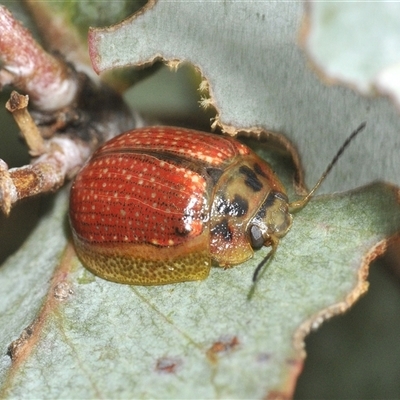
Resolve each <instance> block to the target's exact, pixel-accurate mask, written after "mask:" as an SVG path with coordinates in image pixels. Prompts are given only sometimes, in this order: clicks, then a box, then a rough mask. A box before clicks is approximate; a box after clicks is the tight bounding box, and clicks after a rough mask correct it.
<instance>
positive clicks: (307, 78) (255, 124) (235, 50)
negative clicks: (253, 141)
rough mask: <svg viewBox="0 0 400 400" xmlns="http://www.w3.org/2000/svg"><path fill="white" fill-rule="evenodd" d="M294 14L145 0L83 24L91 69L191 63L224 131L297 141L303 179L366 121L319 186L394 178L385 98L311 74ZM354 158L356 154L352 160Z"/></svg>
mask: <svg viewBox="0 0 400 400" xmlns="http://www.w3.org/2000/svg"><path fill="white" fill-rule="evenodd" d="M340 6H341V4H340V5H337V7H340ZM343 6H344V5H343ZM353 7H355V8H356V7H358V8H357V13H353V16H354V15H355V14H359V18H360V19H361V22H360V21H359V20H358V19H357V20H356V21H355V26H357V23H359V24H363V26H364V27H366V28H367V29H370V27H371V26H373V28H374V29H375V31H376V32H378V31H379V30H380V29H381V27H383V26H385V25H386V20H385V19H384V18H381V19H380V20H379V21H376V18H377V17H379V16H380V15H381V14H382V13H378V14H377V13H374V12H369V13H368V12H363V13H358V10H367V9H368V4H363V3H360V2H357V4H356V5H354V6H353ZM303 12H304V7H303V3H302V2H276V1H263V2H260V1H251V0H249V1H246V2H242V1H229V2H226V1H222V0H218V1H213V2H209V1H186V0H181V1H174V2H170V1H168V0H159V1H152V2H150V3H149V5H148V7H147V10H146V12H142V13H140V14H136V15H134V16H132V17H131V18H130V19H127V20H125V21H123V22H122V23H121V24H120V25H114V26H112V27H109V28H102V29H93V30H92V31H91V32H90V34H89V47H90V51H91V58H92V62H93V65H94V67H95V69H96V70H97V71H98V72H99V71H103V70H106V69H109V68H115V67H119V66H125V65H136V66H143V65H148V64H150V63H152V62H154V61H155V60H158V59H163V60H166V62H170V63H171V64H172V65H173V66H175V65H176V61H177V60H180V61H185V62H190V63H192V64H193V65H195V66H196V67H197V68H199V70H200V71H201V73H202V74H203V76H204V77H205V79H206V80H207V82H208V84H209V87H210V93H211V101H212V103H213V104H214V105H215V107H216V108H217V111H218V113H219V121H220V123H221V125H222V127H223V128H224V129H225V130H226V131H228V132H232V133H233V132H235V130H236V129H241V128H246V129H249V130H256V129H258V128H260V127H261V128H263V129H270V130H274V131H276V132H280V133H283V134H285V135H286V136H287V137H289V138H290V139H291V140H292V141H293V142H294V143H295V144H296V145H297V148H298V149H299V153H300V155H301V158H302V160H303V168H304V170H305V176H306V183H307V185H308V186H310V187H311V186H312V185H313V184H314V183H315V182H316V180H317V179H318V177H319V175H320V174H321V172H322V171H323V169H324V168H325V166H326V160H329V159H330V158H331V157H332V153H333V152H334V150H335V149H337V148H338V147H339V145H340V143H342V142H343V141H344V140H345V138H346V137H347V136H348V135H349V134H350V132H351V131H352V130H353V129H355V128H356V127H357V126H358V125H359V124H360V123H361V122H363V121H366V122H367V129H366V131H365V132H364V133H363V136H362V138H361V139H360V140H359V143H358V145H357V146H353V147H352V148H351V149H350V150H349V151H348V152H347V154H346V156H345V157H344V158H343V159H342V160H341V162H340V169H339V168H338V169H337V170H336V172H335V173H334V174H332V175H331V176H330V177H329V178H328V179H327V181H326V184H325V185H324V186H323V188H322V191H324V192H332V191H338V190H340V191H344V190H348V189H353V188H355V187H358V186H362V185H365V184H368V183H370V182H371V181H375V180H379V179H382V180H385V181H388V182H392V183H395V184H399V183H400V178H399V176H400V175H399V174H398V171H397V168H396V160H397V159H398V155H397V150H396V149H397V148H398V147H399V146H400V136H399V135H398V132H399V130H400V119H399V115H398V112H397V110H396V109H395V107H394V106H393V105H392V104H391V103H390V101H389V100H388V99H386V98H367V97H362V96H360V95H359V94H357V93H356V92H354V91H353V89H352V87H353V86H352V85H351V88H346V87H340V86H334V85H330V86H327V85H326V84H325V83H324V82H322V81H320V80H319V79H318V77H317V75H316V74H315V72H314V71H313V70H312V69H311V68H309V66H310V65H309V62H308V60H307V57H306V55H305V54H304V53H303V51H302V49H301V48H300V46H299V35H300V33H301V30H300V28H301V23H302V21H303V17H304V15H303ZM205 16H206V17H205ZM370 21H374V23H373V24H372V25H371V23H370ZM355 29H356V28H355ZM379 32H380V31H379ZM383 32H384V33H386V32H388V30H387V29H385V30H383ZM389 34H390V33H389ZM333 35H335V37H336V38H337V41H338V42H339V40H340V41H341V42H343V41H348V40H349V36H351V35H350V34H349V33H348V31H346V30H342V29H341V27H340V25H336V26H335V27H334V31H333V32H332V33H331V36H333ZM393 37H394V38H396V36H393ZM387 40H388V41H390V40H391V37H388V38H387ZM325 46H328V45H325ZM339 50H340V49H339ZM326 51H327V52H328V53H329V47H328V49H327V50H326ZM343 51H345V49H343ZM382 51H383V52H384V49H383V50H382ZM387 51H391V50H390V48H389V49H388V50H387ZM346 54H348V57H349V61H347V60H346V62H350V63H351V62H352V60H353V59H357V57H360V59H361V58H362V60H364V61H363V63H364V64H370V63H376V61H375V60H376V58H377V56H376V55H375V54H371V55H370V58H367V59H366V56H368V54H364V53H362V52H361V50H360V52H357V51H354V52H352V53H351V54H349V53H348V52H347V53H346ZM350 55H351V57H350ZM342 56H343V57H344V56H345V54H343V55H342ZM358 62H361V61H358ZM361 72H362V71H356V73H358V74H361ZM355 160H364V161H363V162H362V163H360V164H358V163H357V168H355Z"/></svg>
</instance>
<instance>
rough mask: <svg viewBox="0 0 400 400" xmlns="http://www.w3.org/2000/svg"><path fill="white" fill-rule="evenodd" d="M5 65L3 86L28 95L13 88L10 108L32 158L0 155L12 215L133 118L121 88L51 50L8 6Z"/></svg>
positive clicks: (1, 202) (3, 29)
mask: <svg viewBox="0 0 400 400" xmlns="http://www.w3.org/2000/svg"><path fill="white" fill-rule="evenodd" d="M0 65H1V69H0V89H1V88H2V87H4V86H6V85H7V86H12V87H13V88H15V89H18V91H20V92H22V93H24V94H25V95H26V96H22V95H20V94H18V93H17V92H13V93H12V94H11V98H10V100H9V102H8V103H7V109H8V110H9V111H10V112H11V113H12V114H13V116H14V119H15V121H16V123H17V124H18V126H19V128H20V130H21V133H22V135H23V137H24V139H25V141H26V143H27V145H28V148H29V152H30V154H31V156H32V157H33V158H32V161H31V164H30V165H26V166H23V167H19V168H13V169H8V167H7V165H6V163H5V162H4V161H2V160H0V207H1V209H2V210H3V212H4V213H5V214H8V213H9V212H10V210H11V207H12V205H13V204H14V203H15V202H17V201H18V200H20V199H22V198H24V197H29V196H33V195H36V194H39V193H45V192H48V191H54V190H56V189H57V188H59V187H60V186H61V185H62V184H63V183H64V180H65V179H66V178H70V177H72V176H73V175H74V173H76V171H77V170H78V169H79V167H80V166H81V165H82V164H83V163H84V161H85V160H86V159H87V158H88V157H89V155H90V154H91V153H92V152H93V150H94V149H95V148H96V147H97V146H98V145H99V144H101V143H102V142H104V141H105V140H107V139H109V138H110V137H113V136H115V135H117V134H119V133H121V132H123V131H124V130H127V129H129V128H132V127H133V125H134V123H133V121H132V117H131V114H130V111H129V109H128V108H127V107H126V106H125V104H124V103H123V100H122V98H121V97H120V95H119V94H118V93H116V92H114V91H112V90H111V89H110V88H108V87H106V86H104V85H103V84H100V83H95V82H92V81H91V80H90V79H89V78H88V77H87V76H86V75H84V74H83V73H78V72H77V71H76V70H75V68H74V67H73V66H72V65H70V64H68V63H67V62H66V61H65V60H64V58H62V57H61V56H53V55H51V54H49V53H47V52H46V51H45V50H44V49H43V48H42V47H41V46H40V45H39V44H38V43H37V42H36V41H35V40H34V39H33V37H32V36H31V34H30V32H29V31H28V30H27V29H26V28H24V27H23V26H22V25H21V23H20V22H18V21H16V20H15V19H14V17H13V16H12V14H11V13H10V12H9V11H8V10H7V8H6V7H4V6H0ZM28 100H29V103H30V104H29V107H30V110H29V111H28Z"/></svg>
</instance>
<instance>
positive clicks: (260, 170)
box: [254, 163, 267, 178]
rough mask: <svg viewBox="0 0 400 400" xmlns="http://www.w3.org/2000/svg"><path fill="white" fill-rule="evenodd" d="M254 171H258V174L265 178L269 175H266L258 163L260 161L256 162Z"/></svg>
mask: <svg viewBox="0 0 400 400" xmlns="http://www.w3.org/2000/svg"><path fill="white" fill-rule="evenodd" d="M254 171H255V172H256V174H258V175H261V176H263V177H264V178H266V177H267V175H265V173H264V171H263V170H262V168H261V166H260V164H258V163H255V164H254Z"/></svg>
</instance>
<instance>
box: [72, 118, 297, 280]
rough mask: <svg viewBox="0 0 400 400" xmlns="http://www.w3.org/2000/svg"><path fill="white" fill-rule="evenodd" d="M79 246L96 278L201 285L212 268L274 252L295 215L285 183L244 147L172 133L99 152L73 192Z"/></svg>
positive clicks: (138, 133) (129, 137) (158, 131)
mask: <svg viewBox="0 0 400 400" xmlns="http://www.w3.org/2000/svg"><path fill="white" fill-rule="evenodd" d="M70 222H71V227H72V233H73V239H74V243H75V248H76V250H77V253H78V255H79V257H80V258H81V260H82V261H83V263H84V265H85V266H86V267H88V268H89V269H90V270H91V271H93V272H94V273H95V274H97V275H98V276H100V277H102V278H105V279H108V280H111V281H116V282H121V283H127V284H138V285H158V284H167V283H173V282H181V281H190V280H199V279H205V278H206V277H207V276H208V274H209V271H210V268H211V264H212V262H215V263H216V264H218V265H219V266H221V267H231V266H233V265H237V264H240V263H242V262H244V261H246V260H248V259H249V258H251V257H252V256H253V253H254V249H258V248H260V247H262V246H263V245H265V246H272V247H273V249H275V248H276V245H277V243H278V241H279V238H281V237H282V236H284V235H285V234H286V233H287V231H288V230H289V228H290V226H291V222H292V216H291V214H290V213H289V211H288V199H287V196H286V193H285V189H284V187H283V185H282V184H281V183H280V181H279V179H278V178H277V177H276V175H275V174H274V173H273V171H272V170H271V168H270V166H269V165H268V164H267V163H266V162H265V161H264V160H262V159H261V158H260V157H258V156H257V155H256V154H255V153H254V152H253V151H252V150H250V149H249V148H248V147H247V146H245V145H243V144H241V143H239V142H238V141H236V140H234V139H232V138H229V137H224V136H218V135H213V134H208V133H203V132H198V131H194V130H188V129H183V128H175V127H159V126H155V127H146V128H141V129H136V130H132V131H129V132H126V133H124V134H122V135H120V136H117V137H115V138H114V139H112V140H110V141H109V142H107V143H106V144H105V145H103V146H102V147H101V148H99V149H98V150H97V151H96V152H95V153H94V154H93V157H92V158H91V159H90V160H89V161H88V162H87V163H86V165H85V166H84V167H83V168H82V170H81V171H80V172H79V174H78V176H77V177H76V180H75V182H74V183H73V185H72V188H71V195H70Z"/></svg>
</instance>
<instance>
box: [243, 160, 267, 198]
mask: <svg viewBox="0 0 400 400" xmlns="http://www.w3.org/2000/svg"><path fill="white" fill-rule="evenodd" d="M239 172H240V173H241V174H243V175H244V176H245V180H244V183H245V184H246V185H247V186H248V187H249V188H251V189H252V190H253V191H254V192H259V191H260V190H261V189H262V188H263V184H262V183H261V181H260V180H259V179H258V178H257V175H256V173H255V172H254V171H253V170H252V169H251V168H249V167H248V166H247V165H242V166H241V167H240V168H239Z"/></svg>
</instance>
